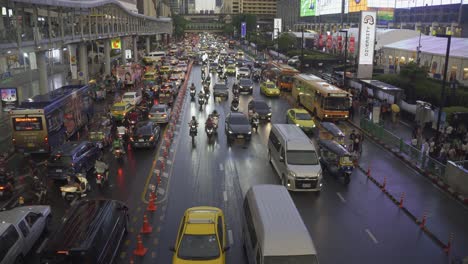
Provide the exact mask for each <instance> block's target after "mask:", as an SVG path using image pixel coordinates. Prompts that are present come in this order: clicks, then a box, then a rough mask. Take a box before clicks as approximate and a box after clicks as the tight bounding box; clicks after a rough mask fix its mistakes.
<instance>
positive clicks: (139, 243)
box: [133, 235, 148, 257]
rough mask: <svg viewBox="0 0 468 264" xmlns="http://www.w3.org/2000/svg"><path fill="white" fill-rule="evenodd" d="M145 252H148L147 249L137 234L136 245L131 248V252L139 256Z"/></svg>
mask: <svg viewBox="0 0 468 264" xmlns="http://www.w3.org/2000/svg"><path fill="white" fill-rule="evenodd" d="M146 252H148V249H147V248H145V246H143V241H141V235H138V236H137V247H136V249H135V250H133V254H134V255H135V256H140V257H143V256H144V255H145V254H146Z"/></svg>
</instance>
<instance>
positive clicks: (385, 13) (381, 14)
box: [377, 8, 395, 26]
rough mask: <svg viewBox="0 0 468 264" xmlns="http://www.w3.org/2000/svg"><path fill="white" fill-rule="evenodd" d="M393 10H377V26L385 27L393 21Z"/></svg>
mask: <svg viewBox="0 0 468 264" xmlns="http://www.w3.org/2000/svg"><path fill="white" fill-rule="evenodd" d="M394 15H395V10H394V9H393V8H379V10H377V24H378V25H382V26H386V25H388V23H389V22H392V21H393V18H394Z"/></svg>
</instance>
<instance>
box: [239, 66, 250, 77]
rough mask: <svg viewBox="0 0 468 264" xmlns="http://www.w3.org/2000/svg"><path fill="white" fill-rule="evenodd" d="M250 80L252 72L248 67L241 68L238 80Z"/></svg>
mask: <svg viewBox="0 0 468 264" xmlns="http://www.w3.org/2000/svg"><path fill="white" fill-rule="evenodd" d="M240 78H250V70H249V68H247V67H240V68H239V69H238V70H237V79H240Z"/></svg>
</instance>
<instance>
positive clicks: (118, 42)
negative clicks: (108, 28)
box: [111, 38, 122, 49]
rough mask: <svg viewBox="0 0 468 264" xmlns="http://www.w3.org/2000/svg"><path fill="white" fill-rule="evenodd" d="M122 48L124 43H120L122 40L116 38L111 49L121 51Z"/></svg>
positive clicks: (112, 41)
mask: <svg viewBox="0 0 468 264" xmlns="http://www.w3.org/2000/svg"><path fill="white" fill-rule="evenodd" d="M120 48H122V42H120V38H114V39H112V40H111V49H120Z"/></svg>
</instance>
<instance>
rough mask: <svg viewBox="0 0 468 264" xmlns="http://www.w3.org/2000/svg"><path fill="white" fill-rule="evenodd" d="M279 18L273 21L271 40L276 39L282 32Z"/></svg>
mask: <svg viewBox="0 0 468 264" xmlns="http://www.w3.org/2000/svg"><path fill="white" fill-rule="evenodd" d="M281 26H282V25H281V18H275V19H274V20H273V39H277V38H278V35H279V34H280V33H281V32H282V28H281Z"/></svg>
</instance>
